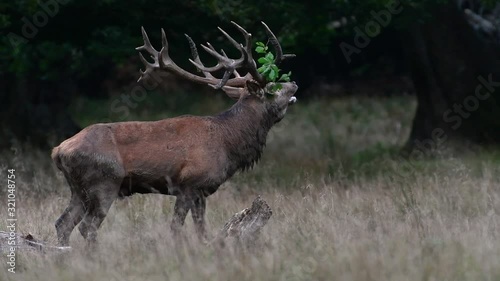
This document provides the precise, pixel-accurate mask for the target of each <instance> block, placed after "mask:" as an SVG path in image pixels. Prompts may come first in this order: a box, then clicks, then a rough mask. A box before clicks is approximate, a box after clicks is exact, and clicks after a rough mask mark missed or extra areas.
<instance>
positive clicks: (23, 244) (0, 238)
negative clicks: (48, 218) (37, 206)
mask: <svg viewBox="0 0 500 281" xmlns="http://www.w3.org/2000/svg"><path fill="white" fill-rule="evenodd" d="M9 241H16V242H15V243H14V244H13V245H10V244H12V242H11V243H10V244H9ZM12 248H15V249H16V251H18V250H29V251H42V252H45V251H67V250H70V249H71V247H59V246H52V245H49V244H48V243H47V242H43V241H40V240H38V239H35V238H34V237H33V235H31V234H28V235H24V236H23V235H22V234H19V233H14V232H5V231H0V252H10V251H12Z"/></svg>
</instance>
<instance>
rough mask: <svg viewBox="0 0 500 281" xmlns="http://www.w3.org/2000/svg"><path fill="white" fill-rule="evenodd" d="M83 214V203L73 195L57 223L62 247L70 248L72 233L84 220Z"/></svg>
mask: <svg viewBox="0 0 500 281" xmlns="http://www.w3.org/2000/svg"><path fill="white" fill-rule="evenodd" d="M83 214H84V207H83V202H82V200H81V198H80V197H79V196H77V195H75V194H73V195H72V196H71V200H70V202H69V205H68V207H67V208H66V209H65V210H64V212H63V213H62V215H61V216H60V217H59V219H57V221H56V232H57V240H58V242H59V245H60V246H69V237H70V235H71V232H73V229H74V228H75V226H76V225H77V224H78V223H79V222H80V221H81V220H82V218H83Z"/></svg>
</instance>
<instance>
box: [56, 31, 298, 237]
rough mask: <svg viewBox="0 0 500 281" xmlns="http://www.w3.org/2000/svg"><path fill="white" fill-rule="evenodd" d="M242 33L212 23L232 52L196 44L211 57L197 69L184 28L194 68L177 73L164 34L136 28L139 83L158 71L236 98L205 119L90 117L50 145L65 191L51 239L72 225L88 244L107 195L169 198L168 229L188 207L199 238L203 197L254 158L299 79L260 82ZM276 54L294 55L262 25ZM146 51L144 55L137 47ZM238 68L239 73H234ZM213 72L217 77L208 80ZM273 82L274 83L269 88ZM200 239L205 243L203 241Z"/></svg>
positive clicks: (175, 228) (178, 224)
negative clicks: (157, 36)
mask: <svg viewBox="0 0 500 281" xmlns="http://www.w3.org/2000/svg"><path fill="white" fill-rule="evenodd" d="M231 23H232V24H233V26H234V27H235V28H236V29H237V30H239V31H240V32H241V34H242V35H243V37H244V40H245V43H244V44H245V45H243V44H241V43H238V42H237V41H236V40H235V39H233V37H231V36H230V35H229V34H228V33H226V32H225V31H224V30H223V29H221V28H220V27H219V28H218V29H219V30H220V31H221V32H222V34H223V35H224V36H225V38H227V40H228V41H229V42H230V43H231V44H232V45H233V46H234V47H235V48H236V49H237V50H238V51H239V52H240V54H241V57H239V58H236V59H232V58H229V57H228V56H227V55H226V53H225V52H224V50H221V51H220V52H218V51H216V50H215V48H214V47H213V46H212V45H211V44H210V43H207V44H206V45H203V44H201V46H202V48H203V49H204V50H205V51H206V52H207V53H208V54H209V55H211V56H213V57H214V58H215V59H216V60H217V64H216V65H215V66H209V67H207V66H205V65H204V64H203V63H202V61H201V59H200V56H199V55H198V50H197V47H196V45H195V43H194V42H193V40H192V39H191V38H190V37H189V36H188V35H186V38H187V40H188V43H189V47H190V51H191V54H192V57H193V58H192V59H189V61H190V62H191V64H193V65H194V66H195V67H196V69H197V71H198V73H196V74H193V73H191V72H189V71H186V70H184V69H182V68H180V67H179V66H177V64H175V62H174V61H173V60H172V59H171V57H170V55H169V52H168V42H167V37H166V35H165V31H164V30H163V29H161V41H162V48H161V50H160V51H157V50H156V49H155V48H154V47H153V46H152V44H151V42H150V40H149V38H148V35H147V34H146V31H145V29H144V27H142V28H141V31H142V37H143V40H144V44H143V45H142V46H140V47H137V48H136V50H138V51H139V57H140V60H141V61H142V63H143V64H144V66H145V70H144V71H142V70H140V77H139V80H138V82H140V81H141V80H142V79H148V77H150V76H151V75H152V73H153V72H154V71H166V72H170V73H171V74H174V75H177V76H179V77H181V78H184V79H187V80H188V81H191V82H194V83H198V84H204V85H208V86H210V87H212V88H213V89H216V90H222V91H223V92H224V93H225V94H227V95H228V96H229V97H230V98H233V99H235V100H236V102H235V103H234V104H233V105H232V106H231V107H230V108H229V109H227V110H225V111H223V112H221V113H219V114H217V115H213V116H192V115H183V116H179V117H174V118H168V119H163V120H158V121H143V122H140V121H127V122H115V123H98V124H93V125H90V126H88V127H86V128H84V129H82V130H81V131H80V132H79V133H77V134H76V135H74V136H73V137H71V138H69V139H67V140H65V141H63V142H62V143H61V144H60V145H59V146H57V147H55V148H54V149H53V150H52V154H51V157H52V160H53V162H54V163H55V165H56V167H57V168H58V169H59V170H60V171H62V173H63V175H64V177H65V179H66V181H67V183H68V185H69V188H70V191H71V199H70V202H69V204H68V206H67V208H66V209H65V210H64V211H63V213H62V215H61V216H60V217H59V218H58V219H57V221H56V223H55V228H56V232H57V239H58V243H59V245H60V246H69V238H70V235H71V233H72V231H73V230H74V228H75V227H76V226H77V225H78V224H79V227H78V229H79V231H80V233H81V235H82V236H83V237H84V239H85V240H86V241H87V242H88V243H89V244H93V245H94V244H95V243H96V242H97V231H98V229H99V227H100V226H101V224H102V222H103V220H104V219H105V217H106V215H107V213H108V211H109V209H110V207H111V205H112V204H113V202H114V201H115V200H116V199H123V198H125V197H128V196H131V195H133V194H149V193H153V194H164V195H171V196H175V197H176V200H175V205H174V212H173V218H172V221H171V224H170V228H171V231H172V232H173V233H174V234H175V233H179V231H180V230H181V228H182V227H183V225H184V222H185V219H186V217H187V214H188V212H189V211H191V216H192V219H193V221H194V227H195V231H196V233H197V235H198V236H199V237H200V239H206V238H207V235H206V226H205V209H206V198H207V197H208V196H210V195H211V194H213V193H214V192H216V191H217V189H218V188H219V186H220V185H221V184H223V183H224V182H226V181H227V180H228V179H229V178H231V177H232V176H233V175H234V174H235V173H236V172H238V171H246V170H248V169H250V168H252V167H253V166H254V164H255V163H257V162H258V161H259V159H260V158H261V155H262V152H263V149H264V147H265V144H266V138H267V135H268V132H269V131H270V129H271V128H272V127H273V125H275V124H276V123H278V122H280V120H282V119H283V118H284V116H285V114H286V112H287V108H288V106H289V105H292V104H294V103H295V102H296V101H297V99H296V97H295V96H294V95H295V93H296V91H297V89H298V86H297V85H296V83H295V82H293V81H292V82H269V81H267V79H266V77H264V76H263V74H261V73H260V72H259V71H258V69H257V64H256V62H255V61H254V59H253V57H252V35H251V33H249V32H247V31H246V30H245V29H244V28H242V27H241V26H239V25H238V24H236V23H235V22H231ZM262 24H263V27H264V29H265V32H266V34H267V36H268V44H270V45H271V46H272V47H273V49H274V52H275V63H276V65H279V64H280V63H281V62H282V61H283V60H285V59H287V58H290V57H293V56H294V55H292V54H283V51H282V49H281V46H280V43H279V41H278V39H277V37H276V36H275V35H274V34H273V32H272V31H271V30H270V29H269V27H268V26H267V25H266V24H265V23H264V22H262ZM143 51H144V52H146V53H148V54H149V55H150V58H151V59H150V60H152V62H150V61H148V60H146V59H145V58H144V56H143V54H142V52H143ZM242 70H243V71H246V74H245V75H241V74H240V72H241V73H243V72H242ZM216 72H218V73H219V75H217V76H219V77H220V75H221V73H222V72H223V74H222V77H221V78H217V77H216ZM278 84H279V86H278V87H277V86H276V85H278ZM204 241H206V240H204Z"/></svg>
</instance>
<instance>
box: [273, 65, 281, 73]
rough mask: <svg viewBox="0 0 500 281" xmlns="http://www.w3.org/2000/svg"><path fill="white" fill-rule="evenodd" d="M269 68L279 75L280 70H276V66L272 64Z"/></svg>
mask: <svg viewBox="0 0 500 281" xmlns="http://www.w3.org/2000/svg"><path fill="white" fill-rule="evenodd" d="M271 68H272V69H273V70H274V71H275V72H276V73H280V69H279V68H278V66H277V65H275V64H272V65H271Z"/></svg>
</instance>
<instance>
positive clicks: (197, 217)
mask: <svg viewBox="0 0 500 281" xmlns="http://www.w3.org/2000/svg"><path fill="white" fill-rule="evenodd" d="M205 209H206V197H205V195H203V193H202V192H197V193H196V195H195V196H194V198H192V208H191V216H192V218H193V221H194V226H195V228H196V233H197V234H198V238H200V240H201V241H206V239H207V233H206V229H205Z"/></svg>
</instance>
